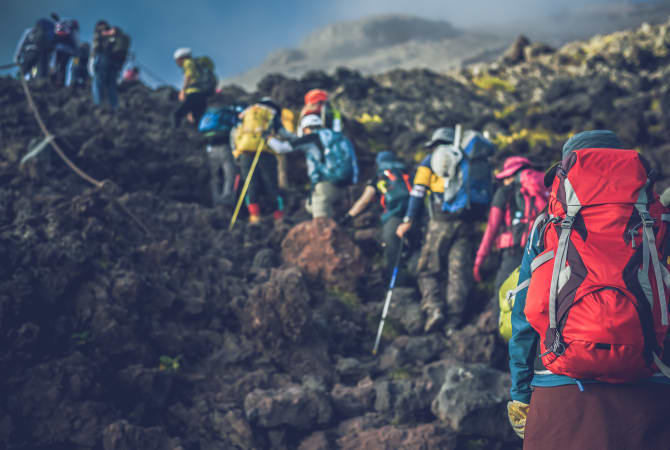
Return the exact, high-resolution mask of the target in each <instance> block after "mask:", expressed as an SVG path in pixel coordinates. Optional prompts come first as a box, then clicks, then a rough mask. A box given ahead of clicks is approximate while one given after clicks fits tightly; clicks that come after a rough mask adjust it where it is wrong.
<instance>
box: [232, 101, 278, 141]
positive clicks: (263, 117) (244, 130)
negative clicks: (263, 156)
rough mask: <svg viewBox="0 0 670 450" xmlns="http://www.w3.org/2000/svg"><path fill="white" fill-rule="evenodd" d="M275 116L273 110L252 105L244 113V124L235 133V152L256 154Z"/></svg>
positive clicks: (259, 105)
mask: <svg viewBox="0 0 670 450" xmlns="http://www.w3.org/2000/svg"><path fill="white" fill-rule="evenodd" d="M275 114H276V112H275V110H274V109H273V108H270V107H268V106H265V105H261V104H255V105H251V106H249V107H248V108H247V109H245V110H244V111H242V114H241V116H242V123H241V124H240V125H239V128H238V129H237V132H236V133H235V151H236V152H237V153H240V152H255V151H256V150H257V149H258V146H259V145H260V143H261V140H263V138H264V136H263V134H264V133H265V132H266V131H267V130H268V129H269V128H270V126H271V125H272V120H273V119H274V116H275ZM268 150H269V149H268Z"/></svg>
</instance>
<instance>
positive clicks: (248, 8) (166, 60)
mask: <svg viewBox="0 0 670 450" xmlns="http://www.w3.org/2000/svg"><path fill="white" fill-rule="evenodd" d="M622 1H623V0H552V1H546V0H507V1H504V0H468V1H463V0H411V1H407V0H328V1H325V0H272V1H271V0H257V1H254V2H251V1H250V2H245V1H239V0H219V1H215V0H181V1H173V0H105V1H101V0H0V10H1V11H2V14H0V65H4V64H9V63H10V62H12V58H13V55H14V50H15V48H16V44H17V41H18V39H19V37H20V36H21V34H22V32H23V30H24V29H25V28H28V27H30V26H32V25H33V24H34V23H35V21H36V20H37V19H38V18H40V17H48V15H49V13H50V12H52V11H53V12H56V13H58V14H60V16H61V17H72V18H75V19H77V20H78V21H79V24H80V27H81V33H80V37H81V39H83V40H87V41H90V40H91V36H92V33H93V27H94V25H95V22H96V21H98V20H100V19H105V20H107V21H108V22H110V23H111V24H113V25H118V26H120V27H121V28H122V29H123V30H124V31H126V32H127V33H128V34H129V35H130V36H131V38H132V47H131V50H132V51H133V52H134V53H135V54H136V57H137V60H138V62H139V63H140V64H141V65H143V66H144V67H146V68H148V69H149V70H150V71H151V72H152V73H154V74H156V75H158V77H159V78H161V79H163V80H165V81H167V82H169V83H171V84H174V85H178V84H179V82H180V79H181V72H180V70H179V68H178V67H177V66H176V65H175V64H174V61H173V60H172V54H173V52H174V50H175V49H176V48H178V47H190V48H192V49H193V52H194V54H195V55H203V54H206V55H208V56H210V57H211V58H212V59H213V60H214V63H215V64H216V69H217V74H218V75H219V77H221V78H226V77H230V76H233V75H236V74H239V73H242V72H245V71H246V70H248V69H250V68H252V67H255V66H257V65H259V64H260V63H261V62H263V60H264V59H265V57H266V56H267V55H268V53H270V52H272V51H275V50H278V49H281V48H287V47H296V46H297V45H298V44H299V43H300V41H301V40H302V39H303V38H304V37H305V36H307V35H308V34H309V33H311V32H313V31H315V30H317V29H318V28H321V27H323V26H325V25H328V24H330V23H333V22H338V21H343V20H353V19H359V18H362V17H366V16H370V15H376V14H387V13H404V14H413V15H417V16H421V17H426V18H433V19H444V20H448V21H449V22H451V23H452V24H454V25H456V26H457V27H468V26H473V25H481V24H486V23H492V22H510V21H514V20H522V19H528V18H532V17H541V16H547V15H549V14H552V13H555V12H559V11H561V10H564V9H566V8H571V7H574V6H582V5H585V4H599V3H601V4H602V3H615V2H616V3H621V2H622ZM640 1H644V0H631V2H640ZM484 11H485V13H483V12H484ZM6 73H8V72H7V71H5V72H0V75H1V74H6ZM143 77H144V78H145V80H146V81H148V82H152V81H154V80H153V79H152V78H150V77H149V76H148V74H144V75H143ZM152 84H153V83H152Z"/></svg>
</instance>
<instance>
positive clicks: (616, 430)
mask: <svg viewBox="0 0 670 450" xmlns="http://www.w3.org/2000/svg"><path fill="white" fill-rule="evenodd" d="M621 148H623V146H622V144H621V142H620V141H619V139H618V138H617V136H616V135H615V134H614V133H612V132H611V131H591V132H583V133H579V134H577V135H575V136H573V137H572V138H570V139H569V140H568V141H567V142H566V143H565V145H564V146H563V158H564V159H563V161H564V162H563V163H562V164H563V165H565V164H568V166H567V167H568V170H569V169H570V167H571V166H570V164H574V160H575V158H574V157H571V155H572V154H573V152H575V151H577V150H580V149H596V150H598V149H621ZM592 154H593V153H592ZM570 161H573V162H570ZM557 167H558V166H554V167H553V168H552V170H551V171H548V172H547V176H546V178H545V184H546V185H547V186H551V185H552V183H554V177H556V176H557V175H556V173H557ZM558 170H559V171H562V173H565V169H563V168H562V167H558ZM565 176H566V177H567V175H565ZM566 179H567V178H566ZM604 186H605V188H606V187H607V182H606V183H604ZM601 188H602V186H601ZM559 189H562V188H559ZM614 191H616V190H614ZM561 192H563V191H561ZM564 194H565V196H564V197H565V198H564V199H563V200H559V199H558V198H557V199H556V200H554V198H553V197H552V199H551V201H554V202H560V204H563V202H565V203H566V204H568V205H573V204H574V205H576V204H579V203H580V202H579V199H577V198H576V194H574V193H572V192H571V193H567V192H565V193H564ZM552 195H553V194H552ZM562 196H563V194H557V197H561V198H563V197H562ZM570 196H572V197H570ZM568 198H570V200H569V201H568V200H567V199H568ZM550 206H551V203H550ZM568 208H569V207H568ZM568 211H569V209H568ZM580 215H581V213H579V212H578V213H577V216H575V217H576V220H575V222H574V230H573V231H572V233H580V234H583V233H584V232H585V231H586V232H587V233H588V230H584V228H585V225H584V220H587V219H583V220H582V219H580ZM547 220H551V218H550V217H548V216H547V215H546V214H543V215H542V216H541V217H539V218H538V220H536V223H535V224H534V226H533V229H532V231H531V235H530V238H529V240H528V243H527V245H526V248H525V252H524V256H523V262H522V264H521V272H520V276H519V287H522V286H524V284H526V283H528V282H529V280H530V277H531V273H535V272H533V271H536V270H538V268H539V267H541V265H542V264H543V262H542V261H540V260H541V259H542V257H540V258H538V255H548V256H551V252H550V253H543V252H544V250H545V249H544V248H543V245H544V242H545V241H544V240H543V236H545V235H546V233H547V231H546V228H545V226H544V225H543V224H544V223H548V224H549V226H550V227H551V226H554V227H556V226H558V229H559V231H557V232H556V233H558V232H561V231H560V230H561V229H562V227H563V224H562V223H561V224H559V225H555V224H553V223H551V222H546V221H547ZM591 220H592V219H591ZM591 223H592V224H593V222H591ZM590 226H594V225H590ZM552 232H553V231H552ZM561 233H562V232H561ZM552 236H553V235H552ZM570 239H571V238H569V239H568V242H574V241H571V240H570ZM576 239H581V238H576ZM639 239H640V240H641V239H642V236H640V237H639ZM578 242H581V241H578ZM568 245H569V246H568V249H570V248H572V247H573V246H574V244H568ZM583 245H584V246H585V247H586V248H588V245H589V239H586V240H585V241H584V244H583ZM640 247H642V245H641V246H640ZM575 253H576V250H573V251H572V253H571V252H570V250H568V262H569V267H573V266H574V267H575V269H574V273H575V274H576V276H578V277H581V276H583V275H580V273H581V269H580V268H579V262H578V261H577V260H576V259H575V258H580V255H579V254H575ZM640 255H642V253H641V252H640ZM613 257H615V256H614V255H613ZM546 261H547V263H548V262H549V261H553V259H550V258H546ZM640 265H641V261H640ZM548 267H549V269H546V270H550V269H551V267H552V266H548ZM586 270H587V273H589V272H591V271H597V268H595V267H594V268H591V269H588V268H586ZM636 270H637V269H636ZM561 272H563V271H561ZM538 273H539V272H538ZM545 273H546V272H545ZM548 273H549V274H551V270H550V271H549V272H548ZM570 276H571V275H570ZM569 282H570V281H569V280H567V281H566V283H569ZM667 285H668V286H667V288H668V289H670V279H669V280H667ZM532 287H533V286H532V285H531V288H532ZM528 290H529V288H528V286H527V285H526V287H523V288H522V289H521V290H520V291H519V292H518V294H517V295H516V301H515V303H514V307H513V310H512V329H513V331H512V338H511V340H510V343H509V354H510V371H511V379H512V387H511V398H512V401H510V402H509V404H508V415H509V420H510V424H511V425H512V427H513V428H514V431H515V432H516V433H517V434H518V435H519V436H520V437H522V438H524V449H528V450H536V449H537V450H540V449H542V450H547V449H550V450H551V449H561V450H565V449H572V448H574V449H587V448H588V449H595V448H597V449H604V450H607V449H633V448H635V449H637V448H639V449H642V448H644V449H652V450H653V449H658V450H661V449H667V448H669V445H670V427H668V426H667V423H666V421H665V419H663V418H665V417H668V415H669V414H670V384H669V383H670V380H669V379H668V378H667V377H666V376H664V375H662V374H661V373H656V374H654V375H652V376H651V377H648V378H643V379H641V380H639V381H637V382H629V383H620V384H610V383H604V382H597V381H593V380H586V379H576V378H573V377H570V376H566V375H559V374H556V373H553V372H552V371H550V370H548V369H547V368H546V367H544V366H543V364H542V362H543V361H544V359H540V358H538V354H539V353H540V352H539V344H540V341H543V342H545V339H546V337H545V336H540V335H539V334H538V332H537V331H536V330H535V329H534V328H533V327H532V326H531V325H530V323H529V320H528V318H527V313H528V312H529V310H528V307H527V294H528ZM561 292H562V291H559V295H561ZM665 292H666V293H665V295H664V299H663V301H665V302H666V303H667V300H668V296H667V290H666V291H665ZM533 300H534V301H535V298H533ZM588 300H592V299H591V298H589V299H588ZM583 301H587V300H583ZM636 301H638V302H646V301H647V300H646V299H644V300H636ZM535 303H536V302H535ZM594 307H595V305H594ZM571 312H572V313H574V310H573V311H571ZM530 313H533V311H530ZM640 314H641V313H640ZM598 318H599V319H600V320H602V321H603V330H605V328H606V326H609V325H605V323H609V322H607V320H608V319H607V318H606V317H600V316H598ZM598 318H597V319H596V320H598ZM567 320H568V321H570V315H568V316H567ZM565 326H566V327H567V326H568V325H565ZM569 326H570V327H572V328H571V331H572V332H573V333H574V332H579V328H577V327H579V324H570V325H569ZM565 330H567V328H566V329H565ZM591 331H592V330H591ZM603 339H604V338H603ZM573 342H576V341H573ZM569 346H570V344H569V343H568V344H566V346H565V347H564V348H563V349H560V348H558V347H555V348H553V349H551V350H550V351H548V352H547V353H546V354H543V355H540V356H542V357H545V356H546V355H549V356H550V357H551V356H555V358H556V359H554V360H553V361H559V359H560V358H561V357H564V356H561V355H563V352H565V349H566V348H568V347H569ZM579 348H581V347H579ZM598 348H601V350H598ZM608 349H611V347H608V345H605V344H602V345H601V347H597V346H596V348H594V349H593V350H592V351H594V352H599V351H600V352H605V351H608ZM622 351H623V350H622ZM639 351H640V353H641V352H642V349H640V350H639ZM552 354H553V355H552ZM556 355H558V356H556ZM636 356H637V355H636ZM638 357H639V356H638ZM625 360H628V358H625ZM630 360H633V356H631V357H630ZM549 367H550V368H552V367H553V366H549ZM659 367H660V366H659ZM554 370H556V369H554ZM612 376H613V377H614V376H617V374H616V373H615V374H612Z"/></svg>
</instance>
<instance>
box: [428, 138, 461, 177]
mask: <svg viewBox="0 0 670 450" xmlns="http://www.w3.org/2000/svg"><path fill="white" fill-rule="evenodd" d="M462 159H463V152H461V150H460V149H458V148H456V147H454V146H453V145H438V147H437V148H436V149H435V150H434V151H433V154H432V156H431V157H430V168H431V169H432V170H433V172H434V173H435V174H436V175H437V176H440V177H443V178H452V177H453V176H454V175H455V174H456V168H457V167H458V163H460V162H461V160H462Z"/></svg>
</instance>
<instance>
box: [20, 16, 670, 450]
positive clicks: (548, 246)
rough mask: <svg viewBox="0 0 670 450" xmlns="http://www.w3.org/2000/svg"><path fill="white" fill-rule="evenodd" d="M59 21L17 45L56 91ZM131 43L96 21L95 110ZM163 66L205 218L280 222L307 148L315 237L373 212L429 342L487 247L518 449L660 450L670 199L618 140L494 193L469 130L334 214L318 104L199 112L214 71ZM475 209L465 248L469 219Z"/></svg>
mask: <svg viewBox="0 0 670 450" xmlns="http://www.w3.org/2000/svg"><path fill="white" fill-rule="evenodd" d="M56 19H57V18H54V20H55V22H54V21H52V25H53V27H52V28H50V26H51V25H49V24H48V23H47V22H49V21H48V20H46V19H43V20H42V21H40V22H38V24H36V26H35V27H33V28H32V29H31V30H28V31H27V32H26V34H25V35H24V39H22V42H21V44H20V46H19V52H18V53H17V54H20V57H18V56H17V62H19V63H20V64H21V67H22V70H23V71H24V72H25V73H26V74H32V75H33V76H38V77H40V76H46V72H47V71H48V68H47V67H46V63H45V61H48V55H49V54H50V52H53V51H55V52H56V71H55V82H56V83H61V82H62V81H64V73H65V72H64V70H65V69H64V67H66V66H67V63H68V60H69V59H70V58H71V57H72V56H76V58H79V59H80V61H79V62H81V61H85V59H84V56H85V55H83V54H82V53H77V49H80V48H81V47H78V45H79V44H78V40H77V36H76V32H77V31H78V24H77V23H76V21H72V20H70V21H69V22H65V21H61V20H60V19H58V20H56ZM59 24H60V25H59ZM59 32H60V33H61V34H60V35H59V34H58V33H59ZM49 36H51V37H49ZM57 36H60V38H59V37H57ZM45 42H49V44H48V45H47V44H44V43H45ZM128 46H129V38H127V36H126V35H124V34H123V33H122V32H121V31H120V30H119V29H118V27H112V26H110V25H109V24H108V23H107V22H105V21H100V22H98V23H97V24H96V28H95V37H94V41H93V49H92V55H93V67H94V74H95V80H94V83H93V91H94V98H95V101H96V103H100V102H101V101H103V99H105V100H107V101H108V102H109V103H110V104H111V105H112V106H113V107H114V106H116V105H117V104H118V99H117V95H116V79H117V78H118V75H119V71H120V70H121V68H122V66H123V61H124V60H125V58H126V54H127V50H128ZM84 53H86V55H87V54H88V51H85V52H84ZM174 60H175V62H176V64H177V65H178V66H179V67H180V68H182V70H183V72H184V80H183V85H182V88H181V90H180V93H179V100H180V101H181V104H180V106H179V108H178V109H177V110H176V111H175V113H174V125H175V127H178V126H180V124H181V123H182V121H183V120H184V119H185V118H186V119H187V120H189V121H190V122H193V123H194V124H196V125H197V126H198V129H199V131H200V132H201V133H202V135H203V137H204V138H205V140H206V142H207V147H206V152H207V157H208V163H209V166H210V174H211V191H212V200H213V203H214V205H216V206H224V207H227V208H232V207H233V205H234V204H235V198H236V194H237V187H240V186H241V185H242V183H243V182H244V188H245V189H244V193H243V195H242V196H241V198H240V201H244V202H245V204H246V208H247V211H248V215H249V219H248V220H249V222H250V223H251V224H257V223H259V222H261V220H262V214H263V213H271V214H272V217H273V219H274V220H275V221H281V220H282V219H283V216H284V200H283V197H282V194H281V190H280V188H279V176H278V159H277V158H278V156H280V155H284V154H287V153H290V152H296V151H299V152H302V154H304V156H305V162H306V167H307V177H308V179H309V182H310V190H309V195H308V196H307V198H306V201H305V208H306V209H307V211H308V212H309V213H310V214H311V215H312V217H313V219H315V221H316V222H317V223H318V222H319V221H321V220H323V219H327V218H337V219H338V220H337V222H338V223H339V224H340V225H345V226H346V225H347V224H348V223H350V222H351V221H352V220H353V218H354V217H356V216H358V215H359V214H361V213H362V212H363V210H365V209H366V208H367V207H368V206H369V205H370V204H372V202H373V201H374V200H379V202H380V203H381V206H382V210H383V211H382V214H381V217H380V222H381V232H380V241H381V243H382V247H383V248H384V261H385V266H386V269H387V271H390V269H391V267H392V266H393V265H394V264H395V263H396V261H398V258H397V256H398V255H400V254H401V250H402V249H403V248H404V247H409V248H412V247H418V262H417V266H416V268H415V269H414V272H415V275H416V281H417V285H418V287H419V290H420V293H421V308H422V310H423V311H424V314H425V323H424V331H425V332H434V331H436V330H438V329H440V327H441V329H442V330H443V331H445V332H446V333H447V334H449V333H450V332H451V331H452V330H454V329H456V328H458V327H459V326H461V325H462V323H463V321H464V319H465V315H466V309H467V306H468V296H469V295H470V292H471V291H472V287H473V283H474V282H482V281H483V278H484V276H483V275H484V273H483V272H484V267H485V263H486V260H487V258H489V256H490V255H491V251H492V249H493V247H495V248H496V250H498V252H499V257H500V263H499V264H498V265H497V271H496V274H495V278H494V280H493V287H494V289H495V291H496V292H498V293H499V295H500V299H501V301H500V305H501V315H500V317H501V320H502V321H503V322H506V323H501V331H502V330H503V328H504V330H505V331H504V332H503V335H504V336H505V337H506V339H509V356H510V371H511V381H512V387H511V399H512V400H511V401H510V402H509V404H508V416H509V420H510V423H511V425H512V427H513V429H514V430H515V431H516V432H517V434H518V435H519V436H521V437H522V438H524V439H525V443H524V448H529V449H548V448H601V447H605V448H613V447H617V448H663V445H664V443H665V442H667V441H668V440H670V430H668V427H666V426H665V424H664V423H663V421H662V419H663V418H664V417H665V416H666V415H667V413H668V412H670V380H669V379H668V376H669V375H670V368H669V367H667V366H666V363H665V362H664V355H663V351H664V341H665V340H667V332H668V328H669V326H668V296H669V294H670V271H669V268H670V211H669V210H668V203H670V190H667V191H666V192H665V193H663V195H662V196H658V195H657V194H656V193H655V192H654V190H653V182H654V179H655V175H654V173H653V171H652V170H651V169H650V166H649V164H648V163H647V162H646V161H645V160H644V158H643V157H642V156H641V155H640V154H638V152H636V151H633V150H625V149H624V147H623V145H622V143H621V142H620V140H619V139H618V137H617V136H616V135H615V134H614V133H612V132H611V131H591V132H582V133H578V134H576V135H575V136H573V137H572V138H570V139H569V140H568V141H567V142H566V143H565V145H564V147H563V151H562V155H561V161H560V162H559V163H557V164H555V165H554V166H552V167H551V168H550V170H548V171H547V172H546V173H545V172H541V171H539V170H537V169H536V168H535V167H534V166H533V164H532V162H531V161H530V160H529V159H528V158H525V157H522V156H511V157H509V158H507V159H506V160H505V161H504V164H503V166H502V168H501V170H500V171H499V172H498V173H497V174H496V175H495V179H496V180H497V181H499V182H500V186H498V187H497V188H496V187H495V186H494V185H493V178H494V177H493V176H492V167H491V166H490V164H489V158H490V157H491V156H492V155H493V153H494V151H495V148H494V147H493V144H492V143H491V142H490V141H489V140H488V139H486V138H485V137H484V136H483V135H482V134H481V133H479V132H476V131H472V130H466V131H463V130H462V128H461V127H460V126H456V127H454V128H448V127H441V128H438V129H437V130H435V131H434V133H433V134H432V137H431V139H430V140H429V141H428V142H426V143H425V148H426V149H428V150H429V151H430V154H428V155H427V156H426V157H425V158H424V159H423V160H422V161H421V162H420V164H419V165H418V167H417V168H416V172H415V174H414V176H413V177H411V176H410V170H409V168H408V167H407V166H406V165H405V164H404V163H403V162H402V161H400V160H399V159H398V158H397V157H396V156H395V155H394V154H393V153H392V152H390V151H383V152H380V153H378V155H377V157H376V160H375V175H374V177H372V178H371V179H370V180H368V181H367V183H366V185H365V187H364V190H363V192H362V195H361V196H360V198H359V199H358V200H357V201H356V202H355V203H354V204H353V206H351V208H350V209H348V211H347V212H346V213H345V214H342V215H339V216H338V210H339V208H338V207H339V206H340V204H342V203H345V201H344V200H345V199H346V197H347V196H346V195H345V193H346V192H347V187H349V186H351V185H354V184H356V183H358V177H359V168H358V162H357V157H356V153H355V150H354V147H353V144H352V142H351V141H350V140H349V139H348V138H347V137H346V136H345V134H344V133H343V118H342V116H341V114H340V112H339V111H338V110H337V109H336V107H335V106H334V105H333V104H332V102H331V101H330V99H329V95H328V93H327V92H326V91H323V90H321V89H314V90H311V91H309V92H307V93H306V95H305V105H304V106H303V108H302V110H301V112H300V114H299V117H298V121H297V125H298V126H297V130H296V131H295V132H294V131H293V130H292V129H291V128H292V127H291V126H288V124H286V123H284V121H283V119H285V118H286V117H287V115H286V114H285V110H284V109H283V108H281V106H279V105H278V104H277V103H276V102H275V101H273V100H272V99H271V98H269V97H264V98H261V99H259V100H258V101H257V102H255V103H253V104H250V105H241V104H235V105H226V104H220V103H216V102H210V104H209V105H208V98H210V97H211V95H212V93H213V92H214V90H215V88H216V77H215V75H214V66H213V63H212V61H211V60H210V59H209V58H207V57H197V58H196V57H194V56H193V54H192V51H191V50H190V49H188V48H180V49H178V50H177V51H176V52H175V53H174ZM84 64H85V62H84ZM74 66H75V64H73V67H74ZM81 76H82V77H83V76H84V75H83V74H81ZM82 83H85V81H82ZM487 210H488V222H487V225H486V230H485V232H484V235H483V238H482V240H481V242H480V244H479V247H478V249H477V250H476V251H475V248H474V246H473V244H474V242H473V240H474V236H475V228H474V227H473V223H474V222H475V221H477V220H479V219H484V217H485V216H484V214H485V213H486V211H487ZM424 219H427V220H424ZM405 243H408V244H407V245H405ZM419 243H421V244H419ZM622 411H625V412H626V414H622ZM547 430H552V432H551V433H549V432H547Z"/></svg>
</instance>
